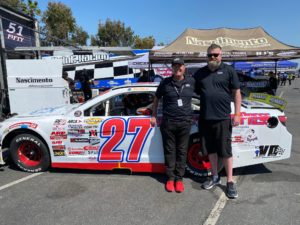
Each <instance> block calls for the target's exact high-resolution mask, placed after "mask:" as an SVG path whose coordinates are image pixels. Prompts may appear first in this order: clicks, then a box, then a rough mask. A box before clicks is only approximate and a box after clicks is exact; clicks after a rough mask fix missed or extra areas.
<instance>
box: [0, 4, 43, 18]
mask: <svg viewBox="0 0 300 225" xmlns="http://www.w3.org/2000/svg"><path fill="white" fill-rule="evenodd" d="M0 5H4V6H8V7H11V8H13V9H15V10H16V11H20V12H22V13H24V14H27V15H29V16H31V17H33V18H35V17H36V16H39V15H41V10H40V9H39V8H38V2H37V1H35V0H34V1H32V0H27V2H26V3H25V2H24V0H0Z"/></svg>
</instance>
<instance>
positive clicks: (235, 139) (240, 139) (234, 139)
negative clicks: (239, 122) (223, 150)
mask: <svg viewBox="0 0 300 225" xmlns="http://www.w3.org/2000/svg"><path fill="white" fill-rule="evenodd" d="M232 143H244V138H243V137H242V136H234V137H232Z"/></svg>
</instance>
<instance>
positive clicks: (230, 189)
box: [226, 182, 238, 198]
mask: <svg viewBox="0 0 300 225" xmlns="http://www.w3.org/2000/svg"><path fill="white" fill-rule="evenodd" d="M226 195H227V197H228V198H237V197H238V193H237V190H236V185H235V184H234V183H233V182H228V183H227V187H226Z"/></svg>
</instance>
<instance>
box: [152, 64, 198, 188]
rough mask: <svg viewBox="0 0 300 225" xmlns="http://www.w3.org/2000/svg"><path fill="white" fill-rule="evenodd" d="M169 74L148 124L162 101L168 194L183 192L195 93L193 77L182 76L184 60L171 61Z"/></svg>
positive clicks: (154, 116)
mask: <svg viewBox="0 0 300 225" xmlns="http://www.w3.org/2000/svg"><path fill="white" fill-rule="evenodd" d="M172 71H173V75H172V76H171V77H168V78H166V79H164V80H162V81H161V83H160V85H159V86H158V88H157V91H156V94H155V98H154V101H153V114H152V117H151V120H150V122H151V125H152V126H155V125H156V113H157V105H158V100H159V99H161V98H162V103H163V104H162V106H163V119H162V123H161V126H160V130H161V134H162V139H163V145H164V156H165V166H166V174H167V177H168V179H167V182H166V185H165V188H166V190H167V191H168V192H173V191H176V192H183V191H184V184H183V175H184V173H185V166H186V154H187V148H188V142H189V134H190V129H191V122H192V109H191V100H192V96H193V93H194V90H195V80H194V78H193V77H186V76H185V75H184V73H185V66H184V61H183V60H182V59H180V58H175V59H174V60H173V61H172Z"/></svg>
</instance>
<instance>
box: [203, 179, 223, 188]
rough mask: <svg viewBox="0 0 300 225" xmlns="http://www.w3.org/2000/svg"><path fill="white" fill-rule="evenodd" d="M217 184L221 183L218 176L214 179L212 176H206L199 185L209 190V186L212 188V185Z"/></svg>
mask: <svg viewBox="0 0 300 225" xmlns="http://www.w3.org/2000/svg"><path fill="white" fill-rule="evenodd" d="M218 184H221V178H220V177H218V179H217V180H214V179H212V178H208V179H207V181H205V182H204V183H203V184H202V185H201V187H202V188H203V189H205V190H209V189H211V188H213V187H214V186H216V185H218Z"/></svg>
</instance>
